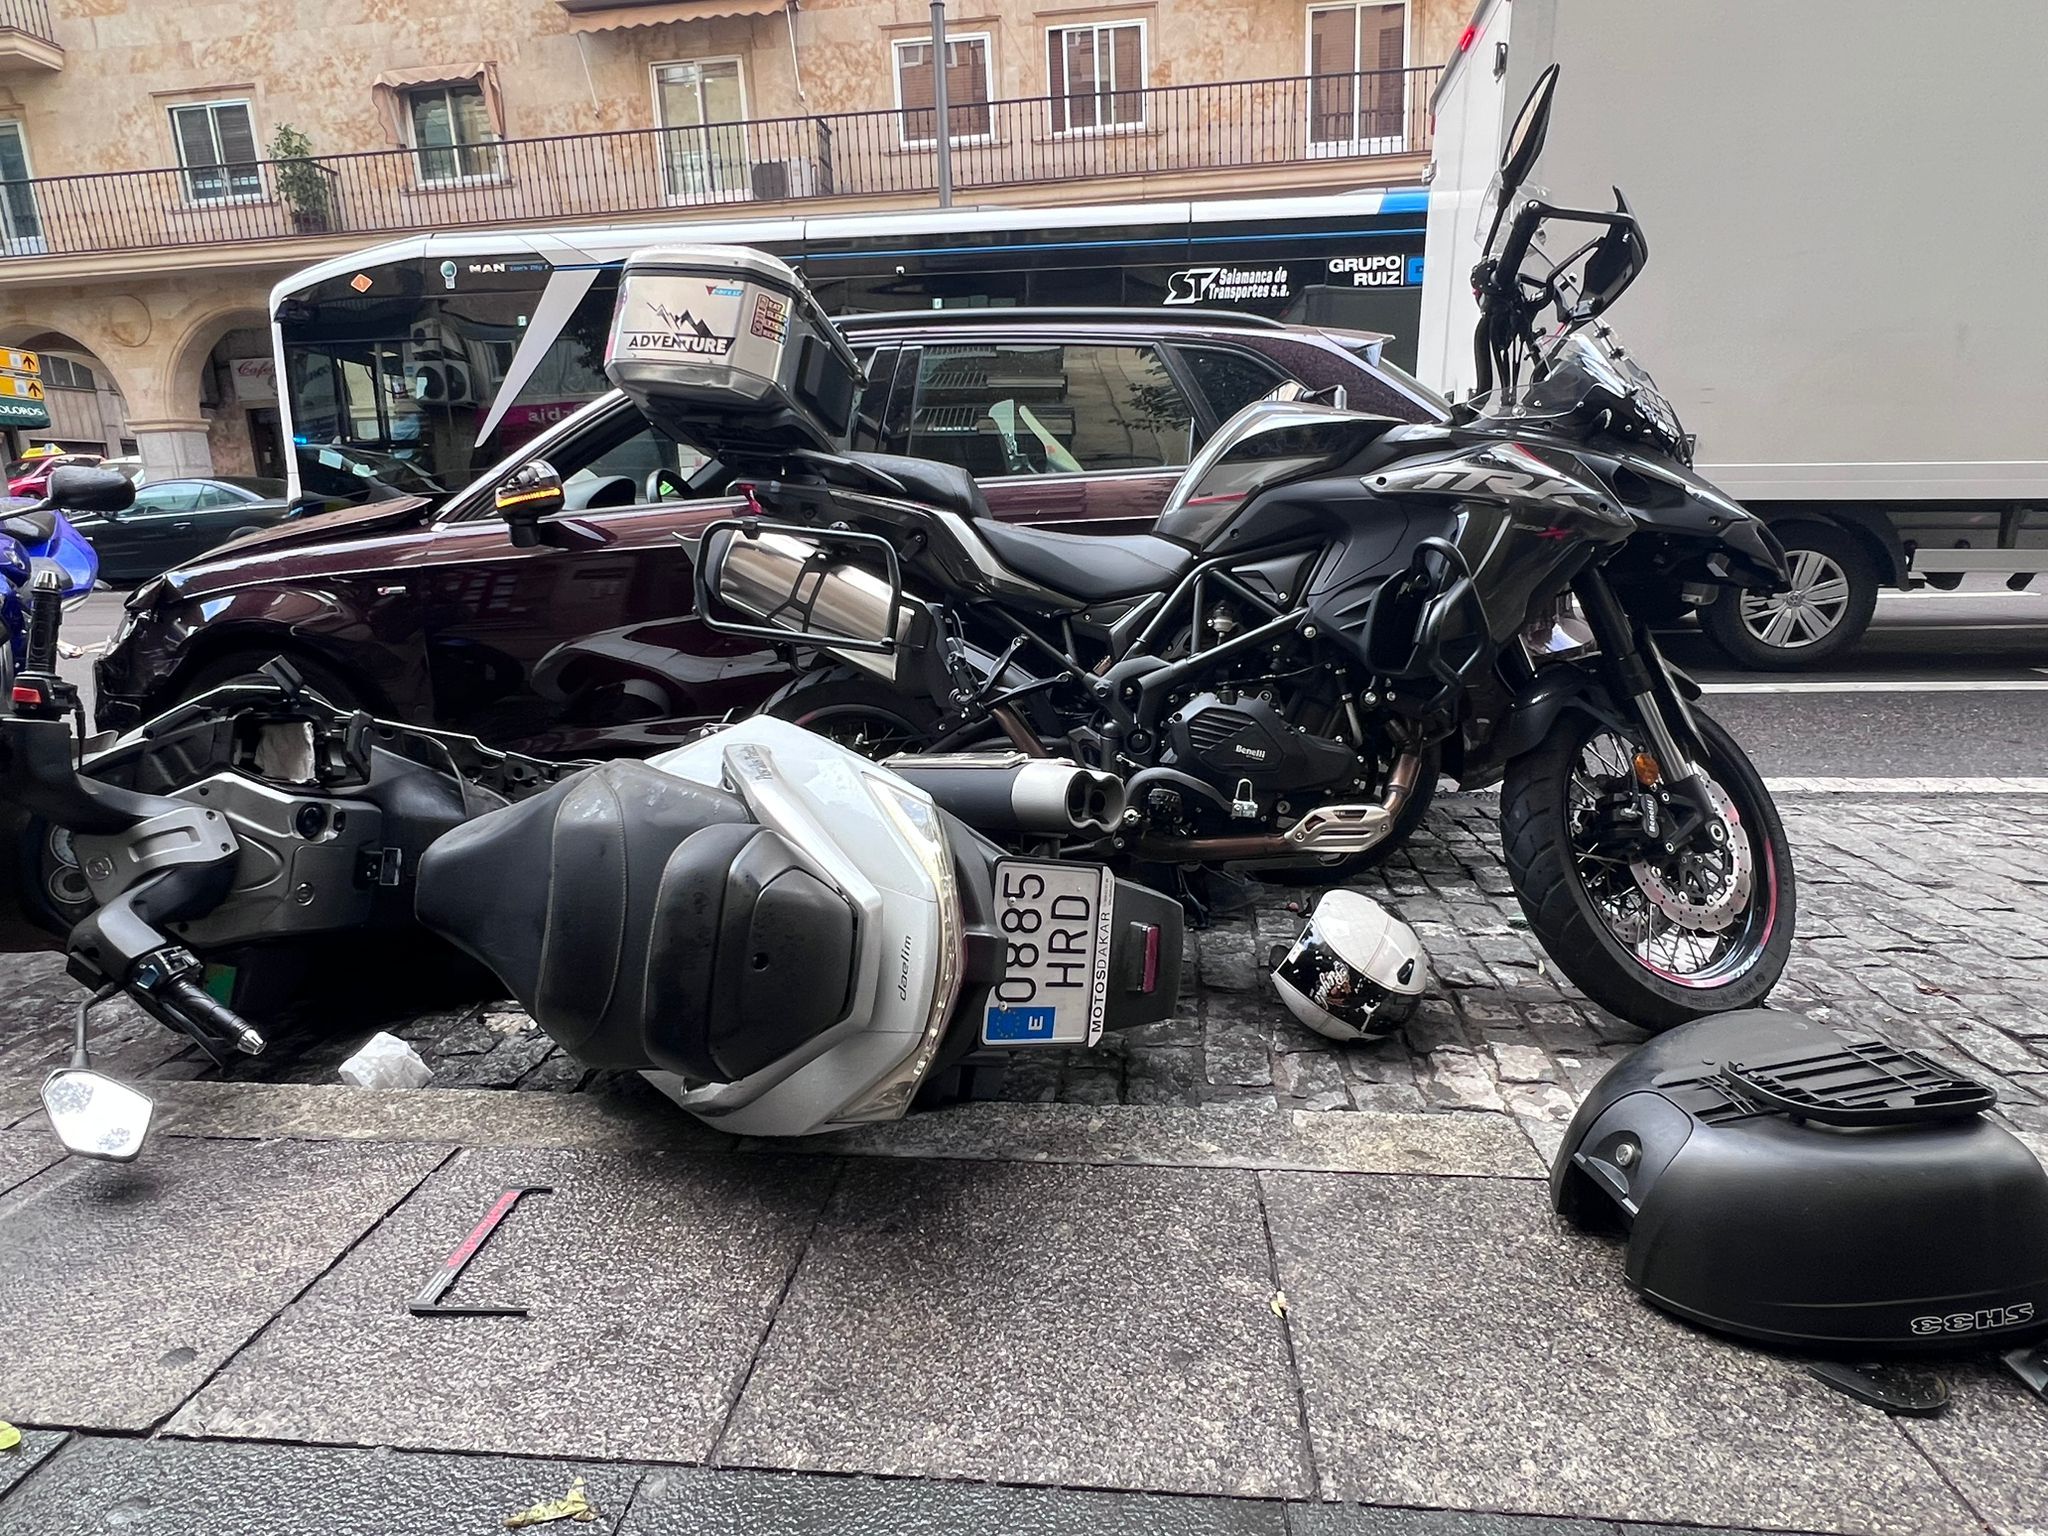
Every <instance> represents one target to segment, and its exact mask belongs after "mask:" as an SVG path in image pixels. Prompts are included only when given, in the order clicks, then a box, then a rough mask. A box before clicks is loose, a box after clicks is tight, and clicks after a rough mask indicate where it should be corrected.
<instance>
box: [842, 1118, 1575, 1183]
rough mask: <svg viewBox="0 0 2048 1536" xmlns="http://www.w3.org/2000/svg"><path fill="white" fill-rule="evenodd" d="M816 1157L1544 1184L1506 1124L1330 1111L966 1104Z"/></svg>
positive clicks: (870, 1133)
mask: <svg viewBox="0 0 2048 1536" xmlns="http://www.w3.org/2000/svg"><path fill="white" fill-rule="evenodd" d="M805 1149H806V1150H817V1151H827V1150H829V1151H831V1152H834V1153H843V1154H845V1155H848V1156H858V1157H917V1158H971V1159H977V1160H982V1159H995V1160H1000V1161H1006V1162H1009V1161H1015V1162H1044V1163H1091V1164H1100V1165H1111V1164H1126V1165H1135V1166H1160V1167H1209V1168H1307V1169H1327V1170H1330V1171H1332V1172H1345V1173H1429V1174H1457V1175H1477V1176H1492V1177H1524V1178H1540V1177H1542V1176H1543V1173H1544V1168H1543V1165H1542V1164H1541V1162H1539V1161H1538V1160H1537V1157H1536V1155H1535V1153H1534V1152H1533V1151H1532V1150H1531V1148H1530V1146H1529V1143H1528V1141H1527V1139H1526V1138H1524V1137H1523V1135H1522V1134H1521V1132H1520V1131H1519V1130H1517V1129H1516V1126H1515V1123H1514V1122H1513V1121H1512V1120H1510V1119H1508V1118H1507V1117H1506V1116H1504V1115H1466V1114H1450V1115H1421V1114H1389V1113H1384V1112H1377V1111H1371V1110H1361V1111H1359V1112H1357V1113H1353V1114H1341V1115H1339V1114H1328V1113H1323V1112H1319V1111H1313V1110H1288V1109H1278V1108H1273V1107H1271V1106H1265V1107H1255V1106H1254V1107H1239V1106H1230V1107H1218V1108H1211V1109H1194V1108H1187V1107H1182V1106H1167V1105H1134V1104H1106V1105H1091V1104H1008V1103H990V1104H962V1105H959V1106H958V1107H956V1108H952V1109H944V1110H937V1111H934V1112H932V1113H929V1114H922V1115H913V1116H911V1117H910V1118H909V1119H907V1120H901V1121H898V1122H896V1123H894V1124H892V1125H876V1126H863V1127H861V1128H859V1129H857V1130H852V1131H841V1132H837V1133H835V1134H833V1135H831V1136H824V1137H818V1138H816V1139H814V1140H813V1141H810V1142H808V1143H806V1147H805Z"/></svg>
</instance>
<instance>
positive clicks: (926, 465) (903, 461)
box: [842, 453, 988, 517]
mask: <svg viewBox="0 0 2048 1536" xmlns="http://www.w3.org/2000/svg"><path fill="white" fill-rule="evenodd" d="M842 457H844V458H847V459H851V460H852V461H853V462H854V463H856V464H865V465H866V466H867V467H868V468H869V469H875V470H880V471H881V472H882V473H883V474H885V475H888V476H890V477H891V478H892V479H894V480H896V481H897V482H899V483H900V484H901V485H902V486H903V488H904V489H905V490H906V491H908V492H909V493H910V498H911V500H913V501H921V502H923V503H925V505H927V506H932V507H938V508H941V509H942V510H944V511H947V512H957V513H959V514H960V515H961V516H962V517H987V516H988V501H987V499H986V498H985V497H983V495H982V494H981V487H980V486H978V485H976V484H975V483H974V476H972V475H970V474H968V473H967V471H966V470H964V469H962V468H961V467H960V466H959V465H957V464H941V463H939V462H938V461H937V460H935V459H913V458H910V457H908V456H906V455H904V454H900V453H848V454H844V455H842Z"/></svg>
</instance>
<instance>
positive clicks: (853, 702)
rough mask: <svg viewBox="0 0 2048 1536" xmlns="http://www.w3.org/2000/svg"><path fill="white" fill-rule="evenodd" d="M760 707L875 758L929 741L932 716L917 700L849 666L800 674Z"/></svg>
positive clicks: (923, 745)
mask: <svg viewBox="0 0 2048 1536" xmlns="http://www.w3.org/2000/svg"><path fill="white" fill-rule="evenodd" d="M761 712H762V713H763V714H766V715H773V716H774V717H775V718H776V719H778V720H787V721H789V722H790V723H791V724H792V725H800V726H802V727H803V728H804V729H805V730H807V731H815V732H816V733H817V734H818V735H820V736H823V737H824V738H825V739H826V740H827V741H830V742H833V743H835V744H836V745H838V746H842V747H845V748H846V749H847V750H848V751H850V752H858V753H859V754H860V755H861V756H862V757H867V758H873V759H875V760H876V761H878V762H879V761H880V760H881V759H883V758H885V757H894V756H895V755H896V754H897V753H899V752H916V751H920V750H921V749H923V748H924V747H926V746H928V745H929V744H930V743H931V739H932V723H933V720H934V719H935V718H936V716H935V715H934V714H933V712H932V711H931V710H930V709H929V708H928V707H927V706H926V705H924V704H923V703H922V702H920V701H919V700H916V699H907V698H905V697H904V696H903V695H902V694H900V693H898V692H896V690H895V689H893V688H891V687H890V686H889V685H888V684H887V683H884V682H883V681H882V680H881V679H880V678H874V677H869V676H868V675H867V674H865V673H860V672H854V671H852V670H850V669H849V670H847V671H844V672H841V671H837V670H834V671H827V672H812V673H810V674H808V675H806V676H804V677H800V678H798V679H797V680H796V681H795V682H794V683H791V684H790V685H789V686H788V687H787V688H785V689H783V690H782V691H781V692H780V693H778V694H776V695H775V697H774V698H772V699H770V700H769V701H768V702H767V703H766V704H765V705H763V706H762V710H761Z"/></svg>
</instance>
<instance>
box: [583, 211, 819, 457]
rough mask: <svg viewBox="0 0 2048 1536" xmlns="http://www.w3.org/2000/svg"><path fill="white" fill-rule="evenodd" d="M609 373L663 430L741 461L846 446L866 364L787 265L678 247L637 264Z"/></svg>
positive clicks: (717, 249)
mask: <svg viewBox="0 0 2048 1536" xmlns="http://www.w3.org/2000/svg"><path fill="white" fill-rule="evenodd" d="M605 373H606V375H607V376H608V377H609V378H610V379H611V381H612V382H613V383H614V384H616V385H617V386H618V387H619V388H620V389H623V390H625V391H626V393H627V394H629V395H631V396H632V397H633V400H634V403H635V404H637V405H638V406H639V407H640V409H641V411H642V412H643V413H644V414H645V415H646V416H647V417H648V419H649V420H650V421H652V422H653V423H654V425H655V426H656V427H657V428H659V429H660V430H662V431H664V432H666V433H668V434H669V435H671V436H676V437H680V438H683V439H684V440H687V441H691V442H694V443H696V444H698V445H700V446H702V447H705V448H709V449H712V450H713V451H716V452H718V453H719V454H720V456H721V457H722V458H725V459H727V461H728V462H731V461H732V460H733V459H734V458H735V456H738V457H743V458H744V457H753V458H758V457H761V456H763V455H768V456H772V455H773V454H774V453H775V452H776V451H778V449H779V450H782V451H787V450H790V449H798V448H829V447H831V446H833V445H834V444H836V443H838V442H840V441H842V440H843V439H844V437H845V435H846V432H847V429H848V427H849V426H850V425H851V423H852V419H853V405H854V397H855V393H856V386H857V383H858V379H859V364H858V363H857V362H856V361H855V359H854V356H853V353H852V351H851V350H850V349H849V348H848V347H847V345H846V341H845V339H844V338H843V337H841V336H840V334H839V333H838V331H837V330H835V329H834V328H833V325H832V322H831V321H830V320H829V319H828V318H827V317H826V315H825V312H824V310H822V309H820V308H819V307H818V301H817V300H816V299H814V298H812V297H811V292H810V290H809V289H808V288H806V287H805V286H804V282H803V279H802V278H801V277H799V276H798V275H797V274H796V272H795V271H794V270H793V269H791V268H790V267H789V266H788V265H787V264H786V263H784V262H781V261H778V260H776V259H775V258H774V257H773V256H770V255H768V254H766V253H765V252H762V251H756V250H752V249H750V248H748V247H746V246H734V245H668V246H656V247H654V248H652V249H649V250H644V251H636V252H634V253H633V255H632V256H631V257H629V258H628V259H627V261H626V264H625V270H624V272H623V273H622V275H621V276H620V279H619V297H618V302H617V305H616V306H615V308H614V309H613V311H612V329H611V336H610V339H609V341H608V342H607V344H606V347H605Z"/></svg>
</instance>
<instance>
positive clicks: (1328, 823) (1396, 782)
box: [1135, 752, 1422, 862]
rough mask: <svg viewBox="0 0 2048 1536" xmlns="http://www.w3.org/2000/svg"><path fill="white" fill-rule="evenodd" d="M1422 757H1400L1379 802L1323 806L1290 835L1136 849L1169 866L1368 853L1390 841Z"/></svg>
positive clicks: (1159, 842) (1157, 843)
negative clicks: (1216, 861)
mask: <svg viewBox="0 0 2048 1536" xmlns="http://www.w3.org/2000/svg"><path fill="white" fill-rule="evenodd" d="M1421 773H1422V759H1421V758H1420V757H1419V756H1417V755H1416V754H1415V753H1413V752H1407V753H1403V754H1402V755H1401V756H1400V757H1399V758H1397V759H1395V762H1394V766H1393V768H1392V770H1391V771H1389V773H1388V774H1387V787H1386V791H1385V792H1384V793H1383V794H1382V795H1381V797H1380V799H1379V802H1378V803H1377V804H1364V805H1319V806H1317V807H1316V808H1315V809H1314V810H1312V811H1310V812H1309V813H1308V814H1307V815H1306V816H1303V817H1302V818H1301V820H1299V821H1297V822H1296V823H1295V824H1294V825H1293V826H1291V827H1289V828H1288V829H1287V830H1286V831H1285V832H1254V833H1247V834H1245V835H1243V836H1235V837H1233V836H1225V837H1160V838H1141V839H1139V840H1138V843H1137V846H1136V849H1135V851H1136V852H1137V853H1138V854H1139V855H1141V856H1142V857H1145V858H1152V859H1159V860H1162V861H1165V862H1180V861H1207V860H1210V859H1284V860H1288V861H1290V862H1293V861H1299V860H1301V859H1304V858H1327V857H1332V856H1339V855H1347V854H1354V853H1364V852H1366V851H1367V850H1368V849H1371V848H1375V847H1377V846H1378V845H1379V844H1381V843H1383V842H1385V841H1386V839H1387V835H1388V834H1389V833H1390V832H1392V831H1393V830H1394V818H1395V817H1397V816H1399V815H1400V814H1401V807H1402V806H1404V805H1406V804H1407V803H1408V799H1409V797H1410V796H1411V795H1413V794H1414V793H1415V781H1416V779H1417V778H1419V777H1420V776H1421Z"/></svg>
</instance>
